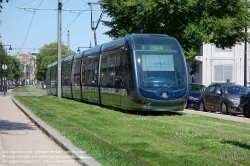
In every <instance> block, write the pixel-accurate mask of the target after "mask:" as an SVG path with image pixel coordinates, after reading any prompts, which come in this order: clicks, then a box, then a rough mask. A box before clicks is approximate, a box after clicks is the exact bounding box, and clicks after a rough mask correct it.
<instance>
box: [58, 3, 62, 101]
mask: <svg viewBox="0 0 250 166" xmlns="http://www.w3.org/2000/svg"><path fill="white" fill-rule="evenodd" d="M61 19H62V0H58V31H57V33H58V35H57V37H58V38H57V43H58V56H57V78H58V79H57V98H61V94H62V92H61V90H62V89H61V84H62V81H61V80H62V71H61V67H62V63H61V59H62V58H61V57H62V52H61V51H62V50H61V42H62V41H61V36H62V27H61V26H62V20H61Z"/></svg>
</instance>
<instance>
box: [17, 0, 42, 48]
mask: <svg viewBox="0 0 250 166" xmlns="http://www.w3.org/2000/svg"><path fill="white" fill-rule="evenodd" d="M42 3H43V0H42V1H41V2H40V4H39V5H38V7H37V8H36V9H38V8H39V7H40V6H41V4H42ZM36 9H35V11H34V13H33V16H32V19H31V22H30V25H29V28H28V32H27V34H26V36H25V38H24V41H23V44H22V47H23V45H24V43H25V42H26V39H27V37H28V34H29V31H30V28H31V25H32V22H33V19H34V16H35V13H36ZM22 47H21V49H20V50H22Z"/></svg>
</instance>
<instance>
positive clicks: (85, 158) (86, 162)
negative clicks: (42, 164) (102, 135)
mask: <svg viewBox="0 0 250 166" xmlns="http://www.w3.org/2000/svg"><path fill="white" fill-rule="evenodd" d="M10 97H11V99H12V101H13V102H14V103H15V105H16V106H17V107H18V108H19V109H20V110H21V111H22V112H23V113H24V114H25V115H26V116H27V117H28V118H29V119H30V120H31V121H32V122H33V123H34V124H35V125H36V126H37V127H38V128H39V129H40V130H41V131H42V132H44V133H45V134H46V135H47V136H48V137H50V139H52V140H53V141H54V142H55V143H56V144H57V145H58V146H60V147H61V148H62V149H63V150H65V151H66V152H68V153H69V155H70V156H71V157H72V158H73V159H74V160H75V161H76V162H77V163H78V164H80V165H83V166H101V164H100V163H98V162H97V161H96V160H95V159H93V158H92V157H90V156H89V155H87V154H86V152H85V151H82V150H81V149H80V148H78V147H76V146H75V145H73V144H72V143H71V142H70V141H69V140H68V139H66V138H65V137H64V136H62V135H61V134H60V133H59V132H57V131H56V130H55V129H54V128H52V127H51V126H49V125H48V124H47V123H45V122H44V121H42V120H41V119H40V118H37V117H36V116H35V115H34V114H33V113H32V112H31V111H30V110H28V109H27V108H26V107H24V106H23V105H22V104H21V103H20V102H19V101H17V100H16V99H15V98H14V97H13V96H12V94H11V93H10Z"/></svg>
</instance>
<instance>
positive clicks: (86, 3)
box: [19, 0, 97, 51]
mask: <svg viewBox="0 0 250 166" xmlns="http://www.w3.org/2000/svg"><path fill="white" fill-rule="evenodd" d="M34 1H36V0H32V1H30V2H28V3H26V4H24V5H22V6H25V5H27V4H29V3H32V2H34ZM69 1H70V0H68V1H66V2H64V3H63V4H66V3H67V2H69ZM81 1H82V2H84V3H85V5H84V7H86V6H87V5H88V2H85V1H83V0H81ZM42 3H43V0H42V1H41V2H40V4H39V5H38V7H37V8H35V9H34V11H32V12H34V13H33V16H32V19H31V22H30V25H29V29H28V32H27V34H26V37H25V40H24V42H23V44H22V46H21V48H19V49H20V51H21V50H22V48H23V46H24V45H25V44H30V43H33V42H36V41H39V40H43V39H39V40H36V41H33V42H29V43H25V42H26V39H27V36H28V34H29V31H30V28H31V25H32V22H33V19H34V15H35V13H36V11H37V9H38V8H39V7H40V6H41V4H42ZM94 6H95V5H94ZM20 7H21V6H20ZM94 8H97V7H96V6H95V7H94ZM88 9H90V7H88V8H87V9H85V10H84V11H82V12H81V13H78V15H77V16H76V18H75V19H74V20H73V21H72V22H71V23H70V24H69V25H68V26H67V28H66V29H65V30H64V31H63V33H62V34H64V33H65V32H66V31H67V30H68V29H69V28H70V27H71V26H72V24H73V23H74V22H75V21H76V20H77V18H78V17H79V16H80V15H81V14H82V13H83V12H85V11H87V10H88ZM53 36H55V35H53ZM53 36H50V37H53ZM50 37H47V38H50ZM49 40H51V39H49ZM39 45H40V44H39ZM37 46H38V45H36V47H37ZM34 49H37V48H35V47H34Z"/></svg>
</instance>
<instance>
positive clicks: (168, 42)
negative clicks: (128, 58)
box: [134, 37, 187, 89]
mask: <svg viewBox="0 0 250 166" xmlns="http://www.w3.org/2000/svg"><path fill="white" fill-rule="evenodd" d="M134 44H135V47H136V51H135V52H136V65H137V66H136V67H137V76H138V80H137V81H138V84H139V86H140V87H142V88H160V87H165V88H172V89H173V88H178V89H179V88H183V87H186V86H187V77H186V65H185V63H184V56H183V54H182V51H181V47H180V46H179V44H178V42H177V41H176V40H175V39H171V38H164V37H158V38H146V39H145V38H138V39H135V40H134Z"/></svg>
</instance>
